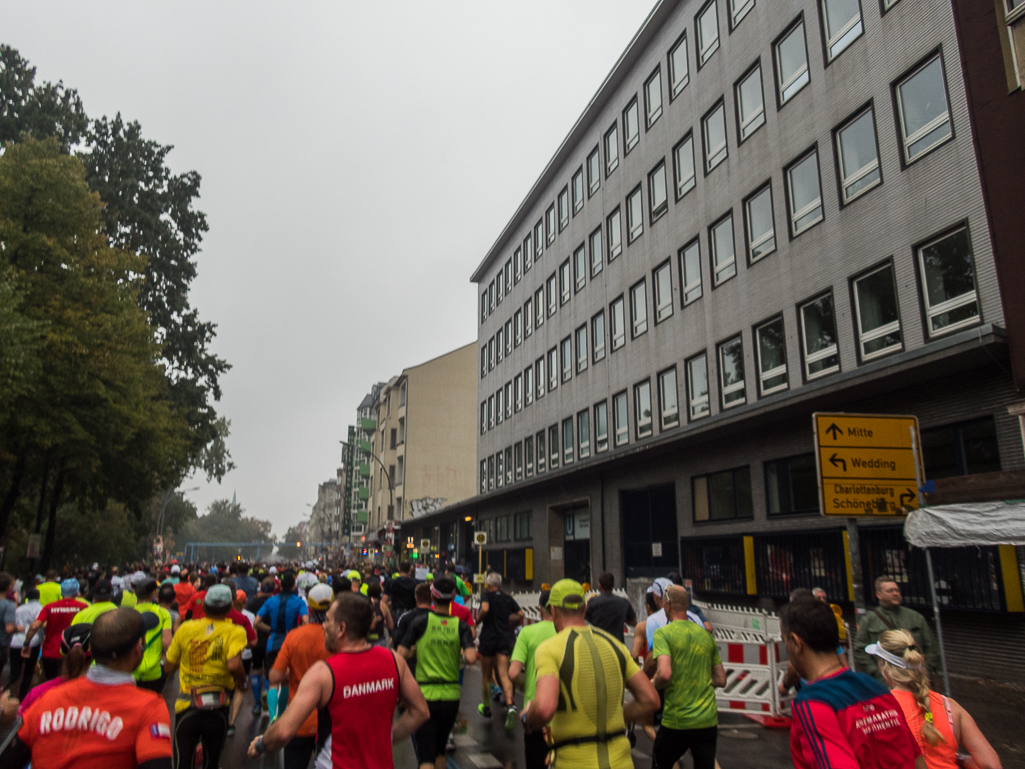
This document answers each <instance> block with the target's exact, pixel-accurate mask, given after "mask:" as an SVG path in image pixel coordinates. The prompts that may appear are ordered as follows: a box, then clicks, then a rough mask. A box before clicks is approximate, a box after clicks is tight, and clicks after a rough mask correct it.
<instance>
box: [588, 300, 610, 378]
mask: <svg viewBox="0 0 1025 769" xmlns="http://www.w3.org/2000/svg"><path fill="white" fill-rule="evenodd" d="M599 319H600V320H601V345H600V346H599V344H598V331H597V329H596V323H595V322H596V321H597V320H599ZM605 331H606V329H605V309H604V308H602V309H601V310H599V311H598V312H596V313H595V314H594V315H592V316H591V363H592V364H595V363H598V362H599V361H601V360H604V359H605V354H606V345H607V341H608V340H607V339H606V333H605Z"/></svg>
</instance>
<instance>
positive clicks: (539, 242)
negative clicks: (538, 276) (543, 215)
mask: <svg viewBox="0 0 1025 769" xmlns="http://www.w3.org/2000/svg"><path fill="white" fill-rule="evenodd" d="M544 247H545V225H544V220H543V219H542V220H539V221H538V223H537V224H535V225H534V261H535V262H536V261H538V260H539V259H540V258H541V254H542V253H543V252H544Z"/></svg>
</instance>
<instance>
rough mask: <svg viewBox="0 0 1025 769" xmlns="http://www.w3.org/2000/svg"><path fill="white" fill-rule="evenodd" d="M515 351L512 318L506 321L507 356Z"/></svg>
mask: <svg viewBox="0 0 1025 769" xmlns="http://www.w3.org/2000/svg"><path fill="white" fill-rule="evenodd" d="M512 351H513V329H512V318H510V319H509V320H507V321H506V322H505V357H507V358H508V357H509V356H510V355H512Z"/></svg>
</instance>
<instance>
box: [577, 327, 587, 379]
mask: <svg viewBox="0 0 1025 769" xmlns="http://www.w3.org/2000/svg"><path fill="white" fill-rule="evenodd" d="M576 333H577V373H578V374H579V373H580V372H581V371H584V370H585V369H586V368H587V353H588V351H587V325H586V324H585V325H583V326H581V327H580V328H578V329H577V332H576Z"/></svg>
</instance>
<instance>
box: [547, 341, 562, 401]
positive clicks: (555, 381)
mask: <svg viewBox="0 0 1025 769" xmlns="http://www.w3.org/2000/svg"><path fill="white" fill-rule="evenodd" d="M558 386H559V350H558V348H555V347H553V348H552V349H550V350H549V351H548V392H554V391H555V388H557V387H558Z"/></svg>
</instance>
